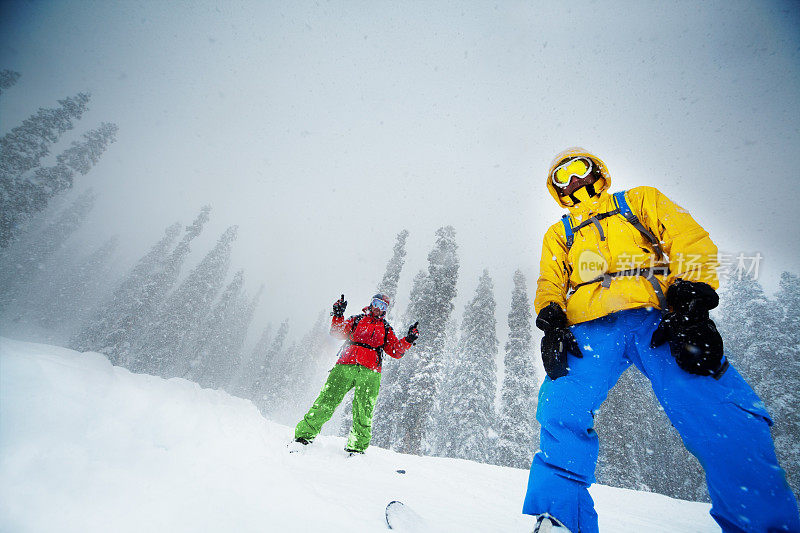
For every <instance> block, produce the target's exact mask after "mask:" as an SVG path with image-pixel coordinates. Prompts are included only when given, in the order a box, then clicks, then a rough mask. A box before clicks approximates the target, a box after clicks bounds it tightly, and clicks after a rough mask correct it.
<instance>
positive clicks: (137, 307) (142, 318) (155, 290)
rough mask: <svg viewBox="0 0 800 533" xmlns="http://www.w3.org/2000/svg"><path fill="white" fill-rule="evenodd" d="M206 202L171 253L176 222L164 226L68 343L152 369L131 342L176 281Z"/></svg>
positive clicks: (152, 322)
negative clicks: (159, 235) (155, 240)
mask: <svg viewBox="0 0 800 533" xmlns="http://www.w3.org/2000/svg"><path fill="white" fill-rule="evenodd" d="M210 211H211V207H209V206H204V207H203V208H202V209H201V210H200V213H199V214H198V215H197V217H196V218H195V220H194V222H193V223H192V225H191V226H187V227H186V228H185V234H184V236H183V238H182V239H181V241H180V242H179V243H178V245H177V246H176V247H175V249H174V250H172V252H171V253H170V249H171V248H172V243H173V242H175V239H176V238H177V236H178V233H179V232H180V229H181V225H180V224H179V223H176V224H174V225H172V226H170V227H169V228H167V229H166V231H165V235H164V237H163V238H162V239H161V240H160V241H159V242H158V243H157V244H156V245H155V246H153V248H151V250H150V251H149V252H148V253H147V254H146V255H145V256H144V257H142V258H141V259H140V260H139V261H138V262H137V264H136V265H135V266H134V268H133V269H132V270H131V272H130V273H129V274H128V275H127V276H126V277H125V278H124V279H123V280H122V282H121V283H120V284H119V285H118V286H117V288H116V289H115V290H114V292H113V294H112V295H111V297H110V298H109V299H107V300H106V301H105V302H103V304H101V305H100V307H99V308H98V309H97V311H96V312H95V314H94V317H93V318H92V319H91V320H90V321H89V323H87V324H86V325H85V326H84V327H83V329H82V331H81V332H80V333H78V335H77V336H76V337H75V338H74V339H73V341H72V343H71V346H72V347H73V348H74V349H76V350H81V351H88V350H92V351H96V352H101V353H103V354H105V355H106V356H108V358H109V360H110V361H111V362H112V363H113V364H115V365H124V366H126V367H127V368H128V369H130V370H131V371H133V372H147V371H152V370H153V369H152V368H148V367H147V366H146V364H147V359H145V358H143V357H140V356H138V355H137V354H136V346H138V345H140V344H141V343H142V342H143V341H144V340H145V339H146V338H147V332H151V331H153V330H154V328H156V326H157V324H156V320H157V319H158V316H157V310H158V307H159V306H160V305H161V303H162V302H163V301H164V299H165V298H166V295H167V294H168V293H169V291H170V290H172V288H173V287H174V286H175V283H177V280H178V275H179V273H180V269H181V266H182V265H183V263H184V261H185V259H186V256H187V255H188V254H189V244H190V243H191V241H192V240H193V239H194V238H195V237H197V236H198V235H199V234H200V232H201V231H202V229H203V226H204V225H205V223H206V222H207V221H208V218H209V212H210Z"/></svg>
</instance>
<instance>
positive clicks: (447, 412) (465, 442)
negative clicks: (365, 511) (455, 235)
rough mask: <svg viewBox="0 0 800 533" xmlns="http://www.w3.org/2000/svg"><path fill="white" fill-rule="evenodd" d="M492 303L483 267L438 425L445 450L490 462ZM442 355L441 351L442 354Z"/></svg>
mask: <svg viewBox="0 0 800 533" xmlns="http://www.w3.org/2000/svg"><path fill="white" fill-rule="evenodd" d="M496 307H497V304H496V303H495V299H494V286H493V284H492V279H491V278H490V277H489V272H488V271H487V270H484V271H483V274H482V275H481V277H480V280H479V281H478V287H477V289H476V290H475V296H474V297H473V298H472V300H471V301H470V302H469V303H468V304H467V306H466V309H465V310H464V321H463V322H462V323H461V338H460V342H459V346H458V349H457V351H456V353H457V354H458V356H457V360H456V361H455V364H454V365H451V366H449V368H448V371H449V375H448V378H447V381H448V385H447V386H445V387H444V390H445V391H447V394H446V395H445V396H444V397H443V398H442V401H441V410H440V416H439V418H438V420H437V421H436V422H437V423H436V427H437V429H438V431H442V432H444V438H443V439H442V440H443V441H444V443H445V445H444V447H443V450H442V451H443V452H444V455H447V456H448V457H456V458H460V459H469V460H472V461H478V462H480V463H486V462H489V460H490V458H491V456H492V450H491V448H490V445H489V443H490V435H491V434H492V433H494V421H495V410H494V397H495V393H496V390H497V363H496V360H497V350H498V341H497V321H496V319H495V316H494V313H495V308H496ZM442 355H443V356H444V354H442Z"/></svg>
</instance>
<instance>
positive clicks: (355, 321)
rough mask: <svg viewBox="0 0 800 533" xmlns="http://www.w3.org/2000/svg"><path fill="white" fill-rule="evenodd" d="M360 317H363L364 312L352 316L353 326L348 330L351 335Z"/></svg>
mask: <svg viewBox="0 0 800 533" xmlns="http://www.w3.org/2000/svg"><path fill="white" fill-rule="evenodd" d="M362 318H364V313H361V314H360V315H356V316H355V317H354V318H353V328H352V329H351V330H350V334H351V335H352V334H353V333H355V332H356V328H357V327H358V323H359V322H361V319H362Z"/></svg>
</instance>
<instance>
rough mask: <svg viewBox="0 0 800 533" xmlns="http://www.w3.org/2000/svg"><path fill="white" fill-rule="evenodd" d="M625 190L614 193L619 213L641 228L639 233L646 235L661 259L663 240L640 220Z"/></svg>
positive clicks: (638, 228) (635, 226) (637, 227)
mask: <svg viewBox="0 0 800 533" xmlns="http://www.w3.org/2000/svg"><path fill="white" fill-rule="evenodd" d="M625 192H626V191H619V192H615V193H614V200H615V201H616V202H617V207H619V214H620V215H622V216H623V217H625V220H627V221H628V223H629V224H631V225H632V226H633V227H634V228H636V229H637V230H639V233H641V234H642V235H644V237H645V238H646V239H647V240H648V241H649V242H650V245H651V246H652V247H653V249H654V250H655V252H656V256H657V257H658V259H661V258H662V257H664V250H662V248H661V242H660V241H659V240H658V239H657V238H656V236H655V235H653V233H652V232H651V231H650V230H649V229H647V228H646V227H644V224H642V222H641V221H640V220H639V217H637V216H636V215H635V214H634V213H633V210H632V209H631V207H630V206H629V205H628V201H627V200H625Z"/></svg>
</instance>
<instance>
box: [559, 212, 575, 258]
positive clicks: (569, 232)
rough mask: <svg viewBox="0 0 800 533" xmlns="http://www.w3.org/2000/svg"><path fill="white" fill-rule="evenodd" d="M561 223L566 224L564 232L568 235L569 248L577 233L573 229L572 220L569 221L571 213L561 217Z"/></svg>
mask: <svg viewBox="0 0 800 533" xmlns="http://www.w3.org/2000/svg"><path fill="white" fill-rule="evenodd" d="M561 223H562V224H564V234H565V235H566V236H567V250H569V249H570V248H572V242H573V241H574V240H575V233H573V231H572V222H570V221H569V215H564V216H563V217H561Z"/></svg>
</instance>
